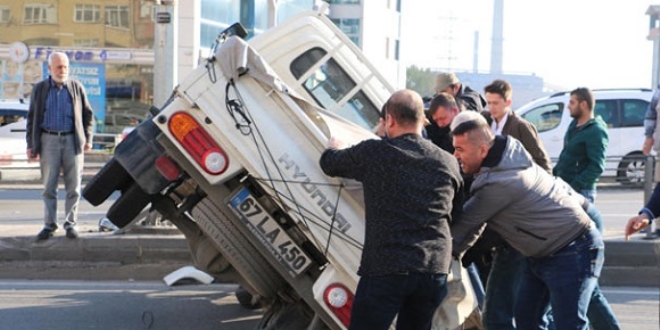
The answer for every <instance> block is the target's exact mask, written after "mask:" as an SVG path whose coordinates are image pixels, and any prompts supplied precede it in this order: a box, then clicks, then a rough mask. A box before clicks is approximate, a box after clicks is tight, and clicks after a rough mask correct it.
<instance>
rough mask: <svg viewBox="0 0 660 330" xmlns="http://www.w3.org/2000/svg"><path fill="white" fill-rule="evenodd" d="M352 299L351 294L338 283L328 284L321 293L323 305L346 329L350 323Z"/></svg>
mask: <svg viewBox="0 0 660 330" xmlns="http://www.w3.org/2000/svg"><path fill="white" fill-rule="evenodd" d="M353 298H354V296H353V293H352V292H351V291H350V290H349V289H348V288H347V287H346V286H344V285H343V284H340V283H333V284H330V285H329V286H328V287H327V288H326V289H325V291H324V293H323V300H324V301H325V304H326V305H328V308H330V310H331V311H332V312H333V313H334V314H335V316H336V317H337V318H338V319H339V321H341V323H343V324H344V326H346V327H348V324H349V323H351V309H353Z"/></svg>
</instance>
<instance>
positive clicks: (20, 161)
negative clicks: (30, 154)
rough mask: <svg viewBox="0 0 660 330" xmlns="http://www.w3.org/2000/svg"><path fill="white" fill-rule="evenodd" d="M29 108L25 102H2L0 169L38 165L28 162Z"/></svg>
mask: <svg viewBox="0 0 660 330" xmlns="http://www.w3.org/2000/svg"><path fill="white" fill-rule="evenodd" d="M28 108H29V105H28V104H27V102H25V101H23V100H0V168H9V167H11V168H24V167H35V166H37V165H38V163H28V161H27V153H26V149H27V144H26V142H25V124H26V122H27V121H26V118H27V114H28Z"/></svg>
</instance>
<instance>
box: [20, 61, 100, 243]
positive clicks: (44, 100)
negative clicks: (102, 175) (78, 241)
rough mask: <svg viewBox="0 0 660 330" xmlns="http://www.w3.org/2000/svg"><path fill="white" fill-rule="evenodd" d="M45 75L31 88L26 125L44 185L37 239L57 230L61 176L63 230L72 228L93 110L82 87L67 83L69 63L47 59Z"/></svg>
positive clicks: (70, 232) (71, 235)
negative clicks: (40, 228)
mask: <svg viewBox="0 0 660 330" xmlns="http://www.w3.org/2000/svg"><path fill="white" fill-rule="evenodd" d="M48 70H49V72H50V76H49V77H48V78H46V79H45V80H43V81H41V82H39V83H38V84H37V85H35V86H34V89H33V91H32V95H31V98H30V109H29V111H28V117H27V124H26V140H27V155H28V159H30V160H39V162H40V166H41V176H42V178H43V182H44V190H43V193H42V196H43V200H44V227H43V229H42V230H41V231H40V232H39V234H38V235H37V239H39V240H45V239H48V238H49V237H51V236H52V235H53V233H54V232H55V231H56V230H57V228H58V225H57V185H58V179H59V175H60V171H61V172H62V173H63V176H64V187H65V189H66V201H65V205H64V206H65V212H66V213H65V216H64V229H65V230H66V237H68V238H77V237H78V232H77V231H76V229H75V225H76V220H77V216H78V203H79V201H80V190H81V179H82V169H83V158H84V154H83V152H84V151H89V150H91V148H92V121H93V117H94V116H93V111H92V107H91V106H90V105H89V101H88V99H87V95H86V94H85V88H84V87H83V85H82V84H81V83H80V82H78V81H75V80H73V79H70V78H69V58H68V57H67V55H66V54H65V53H62V52H54V53H52V54H51V55H50V56H49V57H48Z"/></svg>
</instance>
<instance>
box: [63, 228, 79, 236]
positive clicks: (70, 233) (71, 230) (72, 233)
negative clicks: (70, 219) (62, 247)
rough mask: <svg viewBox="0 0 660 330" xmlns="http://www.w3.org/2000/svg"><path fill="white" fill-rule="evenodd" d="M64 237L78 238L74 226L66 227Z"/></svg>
mask: <svg viewBox="0 0 660 330" xmlns="http://www.w3.org/2000/svg"><path fill="white" fill-rule="evenodd" d="M66 237H67V238H72V239H73V238H78V231H76V228H73V227H69V228H67V229H66Z"/></svg>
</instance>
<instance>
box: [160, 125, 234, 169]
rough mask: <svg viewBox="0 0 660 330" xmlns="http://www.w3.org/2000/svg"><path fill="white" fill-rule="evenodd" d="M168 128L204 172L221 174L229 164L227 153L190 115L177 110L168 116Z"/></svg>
mask: <svg viewBox="0 0 660 330" xmlns="http://www.w3.org/2000/svg"><path fill="white" fill-rule="evenodd" d="M169 129H170V132H171V133H172V135H174V138H176V139H177V141H179V143H181V145H182V146H183V148H184V149H186V151H187V152H188V153H189V154H190V156H192V158H193V159H195V161H196V162H197V164H199V165H200V166H201V167H202V168H203V169H204V170H205V171H206V172H208V173H210V174H221V173H223V172H224V171H225V170H227V167H228V166H229V159H228V158H227V154H226V153H225V152H224V150H222V149H221V148H220V146H218V144H217V143H216V142H215V141H214V140H213V139H212V138H211V136H210V135H209V134H208V133H207V132H206V131H205V130H204V129H203V128H202V127H201V126H200V125H199V123H198V122H197V121H196V120H195V118H193V117H191V116H190V115H188V114H186V113H183V112H177V113H175V114H174V115H172V117H170V122H169Z"/></svg>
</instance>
